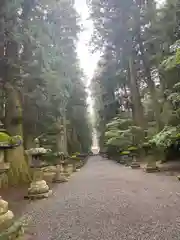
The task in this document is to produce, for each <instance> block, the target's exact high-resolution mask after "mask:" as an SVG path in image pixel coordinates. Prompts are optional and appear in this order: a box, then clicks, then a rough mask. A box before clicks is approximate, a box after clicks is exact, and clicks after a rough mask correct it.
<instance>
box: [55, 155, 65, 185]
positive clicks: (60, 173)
mask: <svg viewBox="0 0 180 240" xmlns="http://www.w3.org/2000/svg"><path fill="white" fill-rule="evenodd" d="M56 157H57V159H58V160H57V163H56V170H57V171H56V175H55V177H54V180H53V182H54V183H63V182H67V181H68V177H66V176H65V173H64V168H63V164H64V160H65V155H64V153H63V152H58V153H56Z"/></svg>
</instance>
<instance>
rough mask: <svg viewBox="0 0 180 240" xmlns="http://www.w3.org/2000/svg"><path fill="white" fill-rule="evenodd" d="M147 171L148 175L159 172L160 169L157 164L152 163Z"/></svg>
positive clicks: (148, 165) (147, 167)
mask: <svg viewBox="0 0 180 240" xmlns="http://www.w3.org/2000/svg"><path fill="white" fill-rule="evenodd" d="M145 171H146V172H147V173H153V172H159V167H158V166H157V165H156V163H150V164H147V166H146V168H145Z"/></svg>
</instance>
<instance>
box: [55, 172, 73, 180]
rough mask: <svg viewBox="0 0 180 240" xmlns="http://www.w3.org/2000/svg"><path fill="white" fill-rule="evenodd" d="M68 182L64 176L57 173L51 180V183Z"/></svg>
mask: <svg viewBox="0 0 180 240" xmlns="http://www.w3.org/2000/svg"><path fill="white" fill-rule="evenodd" d="M68 180H69V179H68V178H67V177H66V176H65V175H64V174H62V173H60V172H58V173H56V175H55V177H54V179H53V183H63V182H68Z"/></svg>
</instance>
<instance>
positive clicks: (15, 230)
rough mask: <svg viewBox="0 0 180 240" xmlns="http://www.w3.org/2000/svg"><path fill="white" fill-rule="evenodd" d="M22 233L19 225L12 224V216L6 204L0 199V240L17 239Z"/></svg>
mask: <svg viewBox="0 0 180 240" xmlns="http://www.w3.org/2000/svg"><path fill="white" fill-rule="evenodd" d="M22 232H23V230H22V225H21V223H14V214H13V212H11V211H10V210H8V202H6V201H4V200H3V199H2V198H1V197H0V239H3V240H8V239H12V240H14V239H17V237H19V236H20V235H21V233H22Z"/></svg>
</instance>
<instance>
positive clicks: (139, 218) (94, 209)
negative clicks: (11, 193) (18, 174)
mask: <svg viewBox="0 0 180 240" xmlns="http://www.w3.org/2000/svg"><path fill="white" fill-rule="evenodd" d="M24 191H25V189H24V190H23V189H22V193H21V194H22V195H23V194H24V193H23V192H24ZM10 206H12V208H15V205H11V203H10ZM14 210H15V209H14ZM17 210H18V211H17ZM16 212H19V213H21V215H22V213H23V215H24V217H25V218H28V221H29V226H28V228H27V239H28V240H66V239H71V240H115V239H117V240H131V239H135V240H151V239H157V240H171V239H173V240H176V239H177V240H179V239H180V182H178V181H177V179H176V178H175V177H174V176H166V175H164V174H161V173H156V174H148V173H145V172H143V171H142V170H132V169H131V168H126V167H124V166H121V165H119V164H117V163H115V162H113V161H109V160H106V159H103V158H101V157H98V156H95V157H91V158H90V159H89V161H88V163H87V164H86V165H85V166H84V167H83V168H82V169H81V171H80V172H78V173H74V174H73V176H72V177H71V179H70V181H69V182H67V183H65V184H57V185H55V186H54V187H53V195H52V196H51V197H49V198H48V199H44V200H39V201H35V202H30V203H29V202H28V201H23V204H21V208H19V209H18V208H17V209H16ZM29 217H30V219H29Z"/></svg>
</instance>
